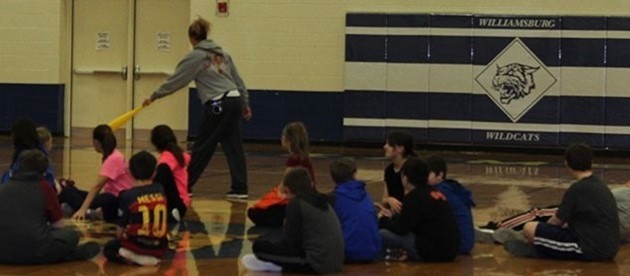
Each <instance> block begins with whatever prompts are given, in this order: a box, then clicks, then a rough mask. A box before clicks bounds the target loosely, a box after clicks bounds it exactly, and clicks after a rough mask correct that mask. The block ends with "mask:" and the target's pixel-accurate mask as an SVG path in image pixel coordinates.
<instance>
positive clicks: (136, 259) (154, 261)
mask: <svg viewBox="0 0 630 276" xmlns="http://www.w3.org/2000/svg"><path fill="white" fill-rule="evenodd" d="M118 255H120V256H122V257H124V258H125V259H127V260H130V261H132V262H133V263H135V264H139V265H142V266H155V265H158V264H159V263H160V259H158V258H156V257H153V256H148V255H142V254H137V253H134V252H132V251H130V250H129V249H126V248H123V247H121V248H120V249H118Z"/></svg>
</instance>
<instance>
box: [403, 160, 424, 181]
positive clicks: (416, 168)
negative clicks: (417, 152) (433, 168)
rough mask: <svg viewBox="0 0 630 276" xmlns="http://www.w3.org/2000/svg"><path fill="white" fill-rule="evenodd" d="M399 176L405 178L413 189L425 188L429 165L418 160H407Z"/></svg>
mask: <svg viewBox="0 0 630 276" xmlns="http://www.w3.org/2000/svg"><path fill="white" fill-rule="evenodd" d="M400 175H401V176H403V175H404V176H406V177H407V181H408V182H409V184H411V185H413V186H414V187H420V186H427V185H428V184H427V181H428V178H429V165H427V162H425V161H424V160H422V159H420V158H409V159H407V161H405V163H404V164H403V166H402V168H401V169H400Z"/></svg>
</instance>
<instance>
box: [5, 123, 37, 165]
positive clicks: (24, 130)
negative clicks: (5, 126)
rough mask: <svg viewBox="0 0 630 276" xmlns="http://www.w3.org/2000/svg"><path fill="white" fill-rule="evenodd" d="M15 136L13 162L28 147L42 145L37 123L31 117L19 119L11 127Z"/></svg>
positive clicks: (32, 147)
mask: <svg viewBox="0 0 630 276" xmlns="http://www.w3.org/2000/svg"><path fill="white" fill-rule="evenodd" d="M11 135H12V137H13V148H14V151H13V157H12V162H14V163H15V162H16V161H17V159H18V156H19V155H20V153H21V152H22V151H24V150H27V149H34V148H37V146H39V145H41V143H40V142H39V136H38V135H37V131H36V130H35V124H33V122H32V121H31V120H29V119H25V118H22V119H19V120H17V121H16V122H15V123H14V124H13V126H12V127H11Z"/></svg>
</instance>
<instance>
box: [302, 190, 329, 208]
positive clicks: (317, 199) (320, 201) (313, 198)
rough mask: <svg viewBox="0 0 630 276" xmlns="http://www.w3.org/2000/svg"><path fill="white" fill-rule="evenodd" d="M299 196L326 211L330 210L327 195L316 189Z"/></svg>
mask: <svg viewBox="0 0 630 276" xmlns="http://www.w3.org/2000/svg"><path fill="white" fill-rule="evenodd" d="M297 197H299V198H300V199H302V200H304V201H305V202H307V203H308V204H310V205H313V206H315V207H317V208H319V209H322V210H324V211H325V210H328V199H327V198H326V196H325V195H323V194H320V193H318V192H316V191H308V192H304V193H301V194H299V195H298V196H297Z"/></svg>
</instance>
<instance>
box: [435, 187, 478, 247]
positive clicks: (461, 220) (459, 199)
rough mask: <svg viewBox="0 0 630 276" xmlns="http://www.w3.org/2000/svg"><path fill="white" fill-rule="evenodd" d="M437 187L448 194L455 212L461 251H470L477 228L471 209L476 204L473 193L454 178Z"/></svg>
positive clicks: (447, 197) (449, 201)
mask: <svg viewBox="0 0 630 276" xmlns="http://www.w3.org/2000/svg"><path fill="white" fill-rule="evenodd" d="M435 188H436V189H437V190H438V191H440V192H441V193H443V194H444V195H445V196H446V199H447V200H448V203H449V204H450V205H451V208H452V209H453V213H455V218H456V219H457V225H458V227H459V239H460V241H459V253H460V254H468V253H470V251H471V250H472V249H473V247H474V246H475V230H474V225H473V218H472V212H471V210H470V209H471V207H473V206H475V202H474V201H473V199H472V193H471V192H470V190H468V189H467V188H466V187H464V186H462V184H459V182H457V181H455V180H452V179H447V180H444V181H442V182H441V183H440V184H437V185H435Z"/></svg>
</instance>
